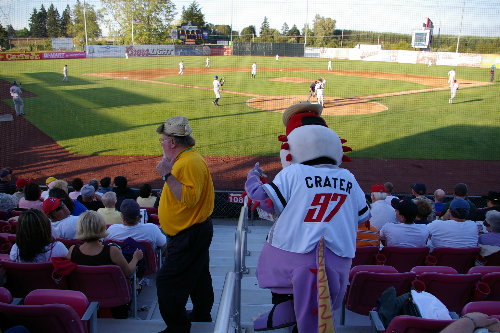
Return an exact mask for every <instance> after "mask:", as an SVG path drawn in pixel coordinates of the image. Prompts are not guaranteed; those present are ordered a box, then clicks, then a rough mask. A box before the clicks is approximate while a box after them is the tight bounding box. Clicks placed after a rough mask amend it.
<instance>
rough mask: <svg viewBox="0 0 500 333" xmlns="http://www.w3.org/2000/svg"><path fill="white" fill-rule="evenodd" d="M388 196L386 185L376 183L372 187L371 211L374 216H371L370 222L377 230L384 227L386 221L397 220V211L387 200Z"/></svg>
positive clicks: (392, 221)
mask: <svg viewBox="0 0 500 333" xmlns="http://www.w3.org/2000/svg"><path fill="white" fill-rule="evenodd" d="M386 197H387V193H385V187H384V185H381V184H375V185H373V186H372V187H371V200H372V206H371V208H370V212H371V215H372V217H371V218H370V224H371V225H372V226H374V227H375V228H376V229H377V230H380V229H382V227H383V226H384V224H386V223H394V222H396V213H395V212H394V208H392V207H391V206H389V205H388V204H387V203H386V202H385V198H386Z"/></svg>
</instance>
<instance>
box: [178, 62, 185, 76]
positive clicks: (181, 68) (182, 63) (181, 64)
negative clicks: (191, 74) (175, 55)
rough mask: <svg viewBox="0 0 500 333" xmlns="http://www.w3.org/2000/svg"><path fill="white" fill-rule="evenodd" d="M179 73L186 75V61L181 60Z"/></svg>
mask: <svg viewBox="0 0 500 333" xmlns="http://www.w3.org/2000/svg"><path fill="white" fill-rule="evenodd" d="M178 74H179V75H184V62H183V61H182V60H181V62H180V63H179V73H178Z"/></svg>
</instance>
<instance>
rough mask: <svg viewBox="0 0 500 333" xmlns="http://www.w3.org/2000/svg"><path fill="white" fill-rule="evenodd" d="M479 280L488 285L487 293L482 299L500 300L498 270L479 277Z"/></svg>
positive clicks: (499, 274) (499, 276) (499, 275)
mask: <svg viewBox="0 0 500 333" xmlns="http://www.w3.org/2000/svg"><path fill="white" fill-rule="evenodd" d="M481 282H483V283H486V284H487V285H488V287H489V293H488V295H486V297H485V298H483V299H482V300H485V301H497V302H500V272H495V273H487V274H485V275H483V276H482V277H481Z"/></svg>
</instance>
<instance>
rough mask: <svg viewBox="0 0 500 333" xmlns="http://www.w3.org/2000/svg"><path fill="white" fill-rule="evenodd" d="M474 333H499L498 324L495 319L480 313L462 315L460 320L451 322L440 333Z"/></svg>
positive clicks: (499, 327) (499, 326)
mask: <svg viewBox="0 0 500 333" xmlns="http://www.w3.org/2000/svg"><path fill="white" fill-rule="evenodd" d="M483 327H484V328H483ZM474 332H477V333H479V332H484V333H487V332H500V323H499V321H498V319H497V318H495V317H490V316H488V315H486V314H484V313H480V312H471V313H467V314H465V315H463V316H462V317H461V318H460V319H457V320H455V321H453V322H452V323H451V324H449V325H448V326H446V327H445V328H444V329H443V330H442V331H441V332H440V333H474Z"/></svg>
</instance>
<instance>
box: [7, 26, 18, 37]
mask: <svg viewBox="0 0 500 333" xmlns="http://www.w3.org/2000/svg"><path fill="white" fill-rule="evenodd" d="M7 35H8V36H9V37H11V38H13V37H17V33H16V30H15V29H14V27H13V26H12V25H10V24H9V25H8V26H7Z"/></svg>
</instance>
